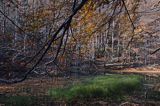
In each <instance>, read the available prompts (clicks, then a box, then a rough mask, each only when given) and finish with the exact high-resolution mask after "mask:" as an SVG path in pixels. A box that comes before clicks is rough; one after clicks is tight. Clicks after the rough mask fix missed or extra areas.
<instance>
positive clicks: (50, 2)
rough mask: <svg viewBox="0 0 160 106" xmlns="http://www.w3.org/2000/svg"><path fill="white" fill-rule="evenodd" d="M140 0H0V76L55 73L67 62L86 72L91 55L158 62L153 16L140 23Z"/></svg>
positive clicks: (8, 79) (16, 78) (12, 78)
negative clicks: (151, 19) (146, 21)
mask: <svg viewBox="0 0 160 106" xmlns="http://www.w3.org/2000/svg"><path fill="white" fill-rule="evenodd" d="M156 3H158V2H156ZM144 4H145V3H144V1H143V0H99V1H97V0H1V1H0V16H1V17H0V22H1V23H2V24H1V27H0V64H1V65H0V73H1V76H0V77H1V80H0V81H1V82H5V83H15V82H20V81H23V80H25V79H26V78H27V76H28V75H29V74H30V73H36V74H41V75H46V74H47V75H49V76H50V75H51V74H53V73H54V75H57V74H58V73H63V72H68V70H69V71H70V70H71V68H73V67H76V68H77V67H78V68H77V70H80V71H87V72H88V71H90V70H88V69H89V68H90V69H91V72H89V73H92V70H93V69H94V68H95V67H96V68H97V66H96V62H97V61H103V65H104V66H107V64H115V63H116V64H123V65H125V64H132V65H133V64H135V63H136V65H142V64H144V65H147V64H154V63H157V64H158V63H159V61H158V59H157V58H158V53H157V52H158V51H159V49H158V48H159V47H158V46H159V45H158V42H159V36H158V35H157V32H159V29H158V28H157V29H156V28H155V24H156V25H157V27H159V26H158V24H157V23H158V22H159V19H158V18H157V19H156V20H154V21H153V22H150V23H148V24H147V25H144V23H142V22H141V17H142V16H143V13H141V12H139V8H140V6H141V5H144ZM154 8H158V7H157V6H156V5H154ZM143 12H146V11H143ZM146 26H149V27H148V28H146ZM92 68H93V69H92ZM86 69H87V70H86Z"/></svg>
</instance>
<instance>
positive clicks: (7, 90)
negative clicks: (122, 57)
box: [0, 66, 160, 106]
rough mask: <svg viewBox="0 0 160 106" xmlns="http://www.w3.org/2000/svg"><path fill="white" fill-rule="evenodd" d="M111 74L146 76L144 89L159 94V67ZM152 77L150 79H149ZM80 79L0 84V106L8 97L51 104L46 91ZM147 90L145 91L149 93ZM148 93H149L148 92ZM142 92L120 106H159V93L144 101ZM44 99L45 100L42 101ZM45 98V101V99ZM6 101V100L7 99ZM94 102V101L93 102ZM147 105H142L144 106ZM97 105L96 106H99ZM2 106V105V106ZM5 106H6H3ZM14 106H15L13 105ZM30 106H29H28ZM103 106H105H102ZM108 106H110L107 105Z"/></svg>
mask: <svg viewBox="0 0 160 106" xmlns="http://www.w3.org/2000/svg"><path fill="white" fill-rule="evenodd" d="M112 72H113V73H116V74H119V73H120V74H141V75H144V76H147V77H146V78H145V79H146V80H147V83H145V87H146V86H147V88H149V89H152V88H154V86H157V85H158V88H157V91H158V92H160V67H159V66H156V67H153V66H152V67H149V66H148V67H141V68H128V69H124V70H112ZM150 77H152V78H150ZM80 81H81V78H80V79H79V78H74V77H70V78H30V79H28V80H26V81H24V82H21V83H17V84H11V85H7V84H0V106H1V104H3V103H2V101H4V100H3V98H6V97H10V96H13V97H14V96H16V97H17V96H20V98H21V96H34V97H39V98H38V99H37V101H41V102H43V103H41V104H40V105H39V104H36V105H39V106H41V105H42V104H43V105H42V106H45V103H51V104H52V102H51V100H50V99H48V97H47V91H48V89H51V88H59V87H65V86H67V85H69V84H71V83H79V82H80ZM149 89H147V90H148V91H149ZM149 92H150V91H149ZM144 93H145V92H143V93H142V94H140V95H139V94H137V95H135V96H134V97H131V98H133V99H132V100H133V101H134V102H133V101H124V102H123V103H124V104H123V103H121V104H122V105H121V106H160V97H159V95H160V93H158V95H157V93H156V95H154V93H153V94H151V97H150V98H149V99H146V97H145V96H146V95H145V94H144ZM44 98H45V99H44ZM46 98H47V99H46ZM7 99H8V98H7ZM94 102H95V101H94ZM95 103H96V104H97V103H98V104H99V105H100V106H101V105H102V104H103V105H104V104H105V103H106V102H104V101H97V102H95ZM146 103H147V105H144V104H146ZM52 105H53V104H52ZM52 105H51V106H52ZM99 105H98V106H99ZM2 106H3V105H2ZM4 106H6V105H4ZM13 106H15V105H13ZM27 106H28V105H27ZM29 106H30V105H29ZM104 106H105V105H104ZM109 106H110V105H109ZM111 106H117V104H115V103H111Z"/></svg>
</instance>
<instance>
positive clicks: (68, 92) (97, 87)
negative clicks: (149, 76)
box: [48, 75, 142, 102]
mask: <svg viewBox="0 0 160 106" xmlns="http://www.w3.org/2000/svg"><path fill="white" fill-rule="evenodd" d="M141 82H142V77H140V76H137V75H111V76H98V77H94V78H86V79H85V81H83V82H82V83H80V84H73V85H71V86H68V87H66V88H56V89H50V90H49V92H48V94H49V95H50V96H51V97H53V98H54V99H55V100H59V101H66V102H72V101H75V100H87V99H92V98H100V99H111V100H122V99H124V98H125V97H126V96H127V95H130V94H132V93H133V92H134V91H136V90H139V89H140V88H141Z"/></svg>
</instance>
